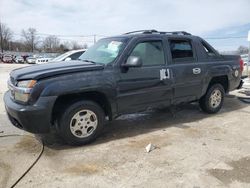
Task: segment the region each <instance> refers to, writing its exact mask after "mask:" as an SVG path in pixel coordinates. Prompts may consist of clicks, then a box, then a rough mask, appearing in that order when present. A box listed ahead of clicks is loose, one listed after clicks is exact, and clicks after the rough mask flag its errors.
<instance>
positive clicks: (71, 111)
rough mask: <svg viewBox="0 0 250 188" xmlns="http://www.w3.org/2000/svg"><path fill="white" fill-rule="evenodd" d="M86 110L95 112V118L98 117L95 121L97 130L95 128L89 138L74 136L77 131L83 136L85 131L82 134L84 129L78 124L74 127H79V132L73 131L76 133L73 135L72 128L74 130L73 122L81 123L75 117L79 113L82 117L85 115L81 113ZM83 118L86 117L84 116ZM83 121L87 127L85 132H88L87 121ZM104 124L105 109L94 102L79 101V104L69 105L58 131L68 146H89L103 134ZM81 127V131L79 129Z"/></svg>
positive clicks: (62, 116)
mask: <svg viewBox="0 0 250 188" xmlns="http://www.w3.org/2000/svg"><path fill="white" fill-rule="evenodd" d="M85 110H86V111H90V112H93V113H94V114H95V117H96V118H95V120H97V126H96V128H95V129H94V128H93V131H92V132H91V134H90V135H89V136H86V137H81V138H80V137H77V136H76V135H74V134H76V131H78V132H80V135H82V134H83V131H82V132H81V129H83V128H82V126H81V125H79V124H78V123H74V126H77V129H78V130H76V131H73V132H74V134H73V133H72V131H71V128H74V127H72V125H73V123H72V122H73V121H75V122H79V121H76V120H75V119H74V118H73V117H75V115H77V113H78V116H80V113H84V112H81V111H85ZM80 117H81V116H80ZM82 117H84V115H83V116H82ZM83 119H84V118H83ZM89 119H90V118H89ZM92 119H93V118H92ZM81 121H83V122H82V123H83V124H84V123H85V124H84V125H83V126H84V127H85V128H84V130H87V128H86V127H87V126H85V125H87V124H86V123H87V122H86V121H87V120H85V119H84V120H82V119H81ZM89 121H90V120H89ZM104 122H105V115H104V112H103V109H102V108H101V107H100V106H99V105H98V104H96V103H95V102H92V101H79V102H75V103H73V104H71V105H69V106H68V107H67V109H66V110H65V111H64V112H63V113H62V114H61V116H60V118H59V121H58V123H59V124H58V128H57V129H58V132H59V134H60V136H61V137H62V138H63V139H64V140H65V141H66V142H67V143H68V144H70V145H84V144H88V143H90V142H92V141H94V140H95V139H96V138H97V136H98V135H99V134H100V133H101V132H102V129H103V127H104ZM79 123H81V122H79ZM76 124H77V125H76ZM79 126H81V129H80V128H79ZM78 136H79V135H78Z"/></svg>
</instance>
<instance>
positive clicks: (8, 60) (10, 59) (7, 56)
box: [2, 54, 13, 63]
mask: <svg viewBox="0 0 250 188" xmlns="http://www.w3.org/2000/svg"><path fill="white" fill-rule="evenodd" d="M2 61H3V62H4V63H13V56H12V55H10V54H5V55H3V59H2Z"/></svg>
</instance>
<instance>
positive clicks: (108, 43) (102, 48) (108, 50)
mask: <svg viewBox="0 0 250 188" xmlns="http://www.w3.org/2000/svg"><path fill="white" fill-rule="evenodd" d="M123 47H124V39H117V38H116V39H114V38H109V39H101V40H99V41H98V42H97V43H96V44H94V45H93V46H92V47H90V48H89V49H88V50H87V51H86V52H85V53H83V54H82V55H81V56H80V57H79V60H82V61H88V62H95V63H102V64H108V63H111V62H113V61H114V60H115V59H116V57H117V56H118V55H119V54H120V52H121V51H122V49H123Z"/></svg>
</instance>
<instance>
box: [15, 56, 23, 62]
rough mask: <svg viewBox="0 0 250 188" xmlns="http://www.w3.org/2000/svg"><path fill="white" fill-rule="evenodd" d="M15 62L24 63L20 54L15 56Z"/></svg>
mask: <svg viewBox="0 0 250 188" xmlns="http://www.w3.org/2000/svg"><path fill="white" fill-rule="evenodd" d="M15 63H24V59H23V57H22V56H16V58H15Z"/></svg>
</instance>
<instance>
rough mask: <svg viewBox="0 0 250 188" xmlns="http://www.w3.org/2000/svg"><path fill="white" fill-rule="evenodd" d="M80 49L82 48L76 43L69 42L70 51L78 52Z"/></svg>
mask: <svg viewBox="0 0 250 188" xmlns="http://www.w3.org/2000/svg"><path fill="white" fill-rule="evenodd" d="M81 48H82V46H81V45H79V44H78V43H77V42H76V41H72V42H71V49H72V50H78V49H81Z"/></svg>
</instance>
